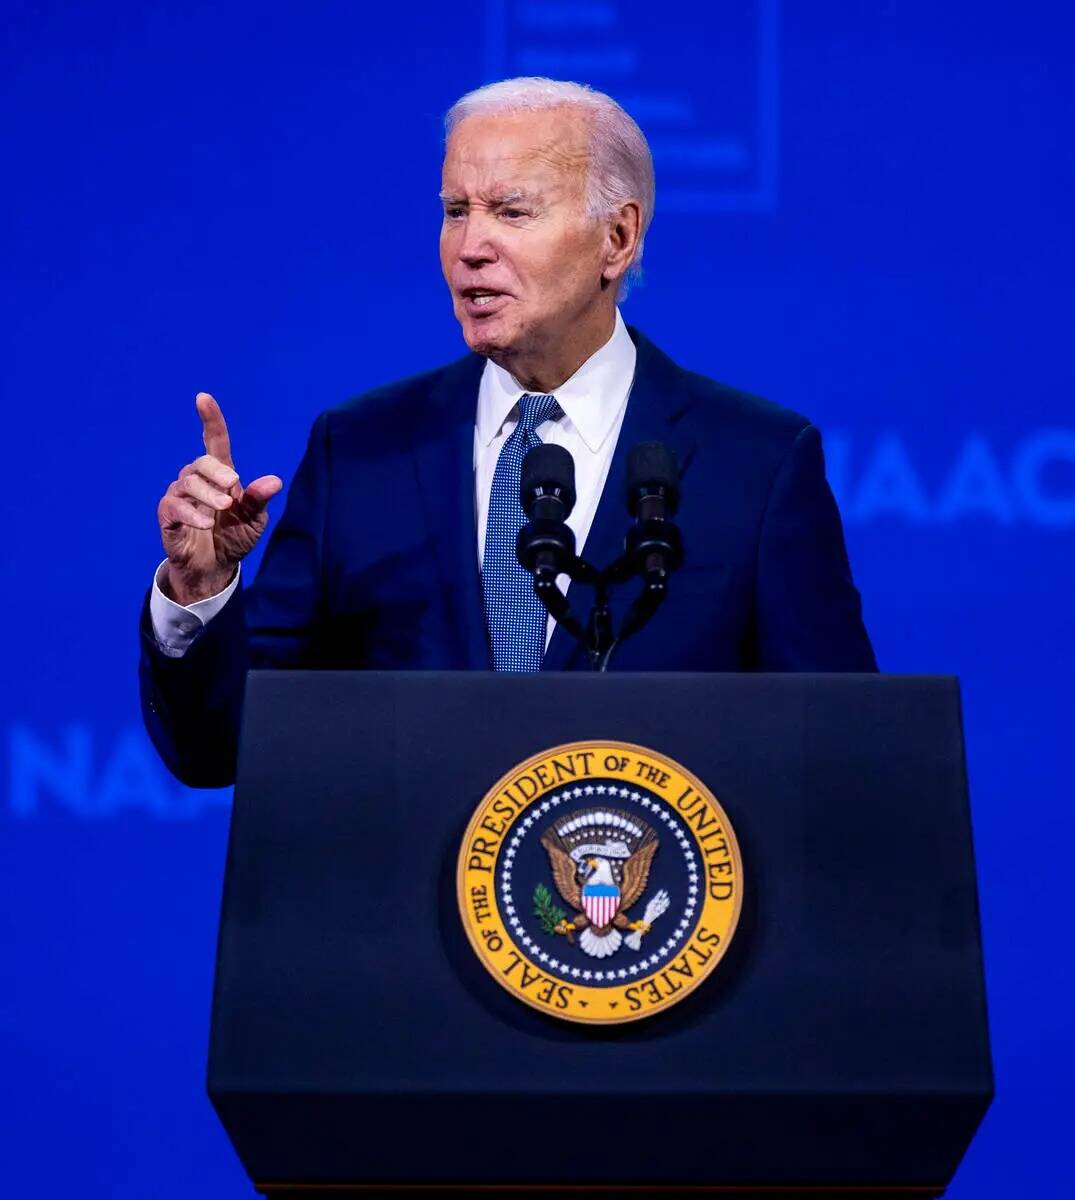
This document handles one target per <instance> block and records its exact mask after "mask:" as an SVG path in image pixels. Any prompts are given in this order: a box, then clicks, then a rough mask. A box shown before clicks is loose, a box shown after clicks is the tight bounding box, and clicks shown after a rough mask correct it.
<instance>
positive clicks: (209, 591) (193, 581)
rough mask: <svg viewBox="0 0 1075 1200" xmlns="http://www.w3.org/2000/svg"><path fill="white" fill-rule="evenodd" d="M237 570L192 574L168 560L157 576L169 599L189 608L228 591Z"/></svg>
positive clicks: (162, 589) (159, 584)
mask: <svg viewBox="0 0 1075 1200" xmlns="http://www.w3.org/2000/svg"><path fill="white" fill-rule="evenodd" d="M236 570H237V568H236V567H232V568H231V569H230V570H228V571H220V572H217V571H214V572H213V573H212V574H199V575H191V574H189V573H188V572H185V571H183V572H180V571H178V570H176V569H175V567H174V566H173V565H172V564H171V563H169V562H166V563H165V564H164V568H163V570H161V572H160V573H159V575H158V576H157V583H158V586H159V587H160V589H161V591H162V592H163V593H164V594H165V595H166V596H167V597H168V599H169V600H172V601H174V602H175V603H176V604H180V605H182V606H183V607H184V608H189V607H190V606H191V605H192V604H198V603H200V602H201V601H203V600H212V599H213V598H214V597H215V596H219V595H220V593H221V592H224V591H226V590H227V588H228V585H229V584H230V583H231V581H232V580H233V579H234V578H235V572H236Z"/></svg>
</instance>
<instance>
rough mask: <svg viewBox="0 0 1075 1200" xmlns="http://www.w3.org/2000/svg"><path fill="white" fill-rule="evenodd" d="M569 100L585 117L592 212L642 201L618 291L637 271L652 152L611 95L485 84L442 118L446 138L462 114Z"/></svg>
mask: <svg viewBox="0 0 1075 1200" xmlns="http://www.w3.org/2000/svg"><path fill="white" fill-rule="evenodd" d="M563 105H571V106H573V107H575V108H582V109H585V111H586V112H587V114H588V115H589V118H590V170H589V175H588V178H587V183H586V204H587V208H588V209H589V212H590V214H591V216H593V217H595V218H601V217H609V216H612V215H613V214H614V213H617V212H619V210H620V208H621V206H622V205H623V204H624V203H625V202H626V201H628V200H637V201H638V202H639V204H640V205H641V208H642V212H641V224H640V227H639V232H638V245H637V246H636V247H635V252H634V256H633V257H632V259H631V261H630V263H629V264H628V268H627V274H626V275H625V276H624V279H623V282H622V284H621V295H623V296H626V294H627V289H628V286H629V285H630V284H631V283H633V282H636V281H637V280H639V279H640V278H641V276H642V246H643V243H644V241H645V237H646V230H647V229H648V228H649V223H650V221H651V220H652V219H653V196H654V181H653V156H652V155H651V154H650V149H649V143H648V142H647V141H646V135H645V134H644V133H643V132H642V130H641V129H639V127H638V125H637V123H636V122H635V121H634V119H633V118H632V117H631V116H629V115H628V114H627V113H626V112H625V111H624V110H623V109H622V108H621V107H620V106H619V105H618V104H617V103H616V101H615V100H613V99H612V97H611V96H606V95H605V93H604V92H598V91H595V90H594V89H593V88H591V87H587V85H586V84H584V83H568V82H566V81H563V80H559V79H545V78H544V77H542V76H539V75H524V76H520V77H518V78H516V79H502V80H501V81H500V82H499V83H489V84H486V86H485V87H480V88H478V89H477V90H476V91H473V92H467V94H466V95H465V96H463V97H461V98H460V99H459V100H457V101H456V102H455V103H454V104H453V105H452V107H451V108H450V109H448V112H447V113H446V115H445V117H444V131H445V137H446V138H448V137H451V134H452V130H453V129H455V127H456V126H457V125H458V124H459V123H460V121H463V120H465V119H466V118H467V117H471V116H475V115H478V114H489V113H498V112H528V111H536V110H539V109H545V108H559V107H561V106H563Z"/></svg>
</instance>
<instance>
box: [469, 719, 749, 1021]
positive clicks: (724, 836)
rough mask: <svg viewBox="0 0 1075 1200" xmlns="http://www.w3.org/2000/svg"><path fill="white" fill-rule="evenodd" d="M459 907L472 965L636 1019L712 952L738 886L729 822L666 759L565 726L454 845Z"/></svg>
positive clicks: (675, 993) (738, 903)
mask: <svg viewBox="0 0 1075 1200" xmlns="http://www.w3.org/2000/svg"><path fill="white" fill-rule="evenodd" d="M457 879H458V893H459V909H460V913H461V915H462V918H463V924H464V926H465V927H466V931H467V936H468V937H469V938H470V943H471V945H472V946H473V947H474V950H475V953H476V954H477V955H478V957H479V959H480V960H481V962H482V964H483V966H484V967H485V968H486V970H487V971H488V972H489V973H490V974H491V975H492V976H493V978H494V979H495V980H496V981H497V982H498V983H499V984H500V985H501V986H502V987H505V988H507V990H508V991H510V992H511V993H512V994H513V995H515V996H516V997H518V999H520V1000H522V1001H524V1002H525V1003H527V1004H530V1005H532V1006H533V1007H534V1008H537V1009H540V1010H541V1011H543V1012H546V1013H549V1014H550V1015H552V1016H554V1017H559V1018H561V1019H563V1020H566V1021H580V1022H584V1023H588V1024H613V1023H618V1022H623V1021H637V1020H639V1019H641V1018H642V1017H648V1016H650V1015H652V1014H653V1013H656V1012H661V1011H662V1010H664V1009H666V1008H670V1007H671V1006H672V1005H673V1004H676V1003H677V1002H678V1001H680V1000H682V999H683V998H684V997H685V996H687V995H689V994H690V993H691V992H692V991H693V990H694V989H695V988H696V987H698V985H699V984H700V983H702V981H703V980H704V979H706V977H707V976H708V975H710V974H711V973H712V971H713V970H714V969H715V967H716V966H717V964H718V963H719V962H720V960H721V958H722V957H723V955H724V953H725V951H726V950H727V948H728V945H729V943H730V942H731V939H732V936H733V935H734V933H735V928H736V925H737V923H738V921H739V913H740V910H741V908H742V902H743V867H742V861H741V859H740V856H739V847H738V844H737V843H736V840H735V834H734V832H733V830H732V827H731V825H730V823H729V822H728V818H727V815H726V814H725V812H724V810H723V809H722V808H721V806H720V804H719V803H718V802H717V799H716V797H715V796H714V795H713V793H712V792H710V791H709V789H708V788H706V786H705V785H704V784H703V783H702V782H701V781H700V780H698V779H697V778H696V777H695V776H694V775H692V774H691V773H690V772H689V771H687V770H686V769H685V768H684V767H682V766H680V765H679V764H678V763H676V762H673V761H672V760H671V759H669V758H666V757H664V756H663V755H661V754H658V753H656V752H655V751H653V750H647V749H646V748H645V747H643V746H634V745H630V744H628V743H626V742H572V743H569V744H568V745H564V746H556V747H554V748H553V749H551V750H546V751H544V752H543V753H541V754H537V755H535V756H534V757H533V758H530V759H528V760H527V761H526V762H524V763H521V764H520V765H519V766H518V767H516V768H515V769H514V770H512V771H509V772H508V774H506V775H505V776H504V777H503V778H502V779H499V780H498V781H497V782H496V783H495V784H494V785H493V786H492V787H491V788H490V789H489V791H488V792H487V793H486V795H485V796H484V798H483V799H482V801H481V803H480V804H479V805H478V807H477V809H476V811H475V813H474V815H473V817H472V818H471V820H470V824H469V825H468V826H467V831H466V834H465V835H464V837H463V843H462V846H461V847H460V851H459V866H458V873H457Z"/></svg>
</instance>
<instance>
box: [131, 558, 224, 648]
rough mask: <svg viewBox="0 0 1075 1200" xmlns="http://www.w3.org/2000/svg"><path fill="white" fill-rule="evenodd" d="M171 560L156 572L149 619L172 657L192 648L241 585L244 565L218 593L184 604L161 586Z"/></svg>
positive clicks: (151, 593)
mask: <svg viewBox="0 0 1075 1200" xmlns="http://www.w3.org/2000/svg"><path fill="white" fill-rule="evenodd" d="M167 562H168V560H167V559H165V560H164V562H162V563H161V564H160V566H159V567H158V568H157V570H156V571H155V573H154V575H153V590H152V591H151V592H150V594H149V619H150V621H151V622H152V624H153V636H154V637H155V638H156V639H157V646H158V647H159V648H160V652H161V653H162V654H166V655H167V656H168V657H169V658H182V657H183V655H184V654H186V652H187V651H188V650H189V649H190V647H191V645H192V644H193V642H194V639H195V638H196V637H197V636H198V634H199V633H201V631H202V630H203V629H204V628H205V627H206V625H208V624H209V622H210V621H211V620H212V619H213V618H214V617H215V616H216V615H217V613H218V612H220V610H221V609H222V608H223V607H224V605H225V604H227V602H228V601H229V600H230V599H231V596H232V593H233V592H234V591H235V589H236V588H237V587H238V586H239V572H240V571H241V569H242V568H241V566H237V567H236V568H235V576H234V578H233V579H232V581H231V583H229V584H228V586H227V587H226V588H225V589H224V590H223V591H222V592H217V594H216V595H215V596H209V597H207V598H206V599H205V600H197V601H195V603H194V604H191V605H190V606H189V607H186V608H184V606H183V605H182V604H176V602H175V601H174V600H171V599H169V597H167V596H166V595H165V594H164V592H163V591H161V586H160V573H161V570H162V569H163V568H164V566H165V565H166V564H167Z"/></svg>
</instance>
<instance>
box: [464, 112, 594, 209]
mask: <svg viewBox="0 0 1075 1200" xmlns="http://www.w3.org/2000/svg"><path fill="white" fill-rule="evenodd" d="M589 158H590V148H589V131H588V127H587V124H586V119H585V116H584V114H582V113H580V112H578V111H577V110H576V111H570V110H568V109H564V108H558V109H542V110H539V111H536V112H523V113H515V112H509V113H496V114H482V115H475V116H471V117H466V118H465V119H464V120H463V121H461V122H460V123H459V124H458V125H457V126H456V128H455V129H454V130H453V131H452V134H451V137H450V138H449V139H448V146H447V150H446V153H445V156H444V181H445V184H446V185H448V184H449V182H451V183H453V184H454V185H455V186H459V185H465V184H470V185H471V186H481V188H482V189H483V190H486V189H492V190H508V191H510V190H519V189H520V188H524V187H525V185H526V183H527V181H528V180H529V181H531V183H534V182H538V183H540V184H543V185H545V186H551V185H554V184H555V183H556V182H557V181H558V180H559V179H562V178H563V177H564V176H567V177H569V178H574V177H578V176H579V175H581V174H582V173H584V172H585V170H586V168H587V166H588V164H589Z"/></svg>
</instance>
